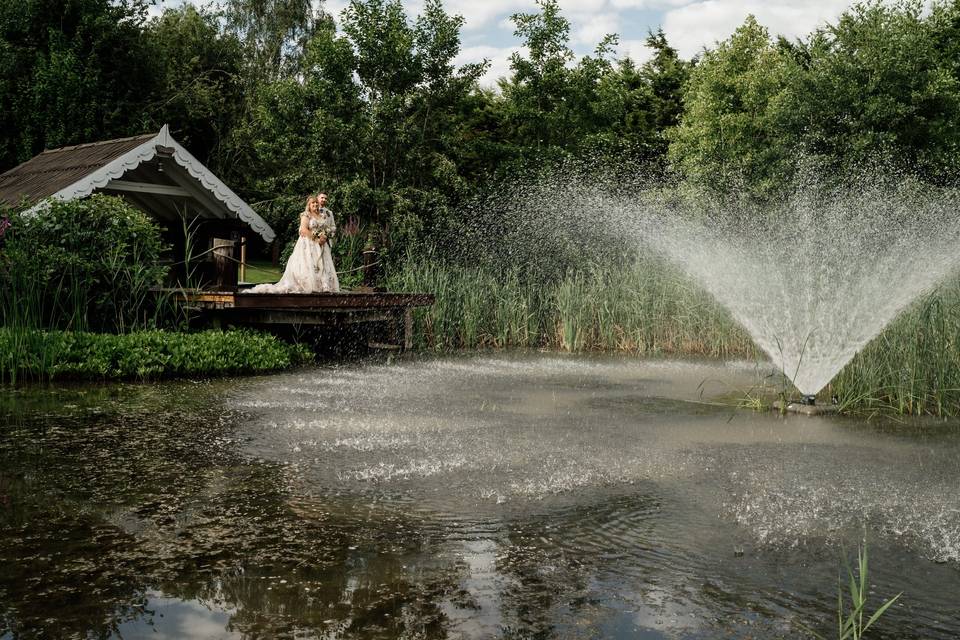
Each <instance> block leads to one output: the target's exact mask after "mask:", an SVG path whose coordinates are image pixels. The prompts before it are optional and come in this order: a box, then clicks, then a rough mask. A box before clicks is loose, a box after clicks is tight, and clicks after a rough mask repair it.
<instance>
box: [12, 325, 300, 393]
mask: <svg viewBox="0 0 960 640" xmlns="http://www.w3.org/2000/svg"><path fill="white" fill-rule="evenodd" d="M311 358H312V354H311V352H310V351H309V350H308V349H307V348H306V347H304V346H303V345H291V344H287V343H285V342H283V341H281V340H278V339H277V338H275V337H273V336H270V335H266V334H260V333H254V332H251V331H226V332H223V331H203V332H199V333H172V332H165V331H137V332H134V333H127V334H122V335H114V334H109V333H85V332H81V331H42V330H37V329H14V328H8V327H0V381H4V380H7V381H13V382H16V381H17V380H52V379H57V380H61V379H71V378H79V379H84V380H96V379H101V380H108V379H148V378H149V379H156V378H167V377H177V376H214V375H230V374H251V373H263V372H266V371H275V370H277V369H286V368H288V367H291V366H294V365H297V364H302V363H304V362H308V361H309V360H310V359H311Z"/></svg>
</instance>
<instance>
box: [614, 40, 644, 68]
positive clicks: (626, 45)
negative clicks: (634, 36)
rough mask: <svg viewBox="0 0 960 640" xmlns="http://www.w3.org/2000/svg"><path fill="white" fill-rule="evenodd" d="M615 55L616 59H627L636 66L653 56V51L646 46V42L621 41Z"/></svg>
mask: <svg viewBox="0 0 960 640" xmlns="http://www.w3.org/2000/svg"><path fill="white" fill-rule="evenodd" d="M617 53H618V54H619V55H618V57H629V58H630V59H631V60H633V62H634V64H636V65H638V66H639V65H641V64H643V63H644V62H646V61H647V60H649V59H650V58H651V57H652V56H653V50H652V49H651V48H650V47H648V46H647V41H646V40H621V41H620V45H619V46H618V47H617Z"/></svg>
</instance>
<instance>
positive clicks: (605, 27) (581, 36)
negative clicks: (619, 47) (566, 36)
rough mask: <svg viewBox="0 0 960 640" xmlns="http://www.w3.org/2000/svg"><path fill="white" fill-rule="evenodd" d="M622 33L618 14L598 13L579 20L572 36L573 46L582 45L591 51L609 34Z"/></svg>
mask: <svg viewBox="0 0 960 640" xmlns="http://www.w3.org/2000/svg"><path fill="white" fill-rule="evenodd" d="M619 32H620V16H619V15H618V14H617V13H611V12H606V13H597V14H594V15H592V16H590V17H588V18H586V19H583V20H578V21H577V23H576V25H575V26H574V28H573V33H572V34H571V38H570V39H571V41H572V42H573V44H582V45H586V46H588V47H590V48H591V49H592V48H593V47H594V46H596V44H597V43H598V42H600V40H601V39H602V38H603V37H604V36H605V35H607V34H608V33H619Z"/></svg>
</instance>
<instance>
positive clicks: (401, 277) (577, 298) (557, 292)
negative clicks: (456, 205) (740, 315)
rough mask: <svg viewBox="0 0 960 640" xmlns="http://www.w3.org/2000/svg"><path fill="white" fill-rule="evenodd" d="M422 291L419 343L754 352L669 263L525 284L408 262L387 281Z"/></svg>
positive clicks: (513, 274) (515, 276) (511, 274)
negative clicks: (425, 302) (428, 298)
mask: <svg viewBox="0 0 960 640" xmlns="http://www.w3.org/2000/svg"><path fill="white" fill-rule="evenodd" d="M387 284H388V288H389V289H390V290H396V291H426V292H430V293H433V294H435V295H436V303H435V304H434V305H433V306H431V307H429V308H426V309H422V310H419V311H418V322H417V323H416V330H415V336H414V340H415V343H416V344H417V345H418V346H419V347H420V348H422V349H427V350H431V351H445V350H456V349H474V348H485V347H492V348H507V347H546V348H553V349H560V350H565V351H571V352H585V351H619V352H629V353H644V354H649V353H668V354H691V355H704V356H716V357H728V356H743V357H752V356H753V355H755V354H756V349H755V347H754V345H753V343H752V342H751V340H750V338H749V336H748V335H747V334H746V332H745V331H743V330H742V329H741V328H740V327H739V326H738V325H737V324H736V323H735V322H734V321H733V319H732V318H731V317H730V315H729V314H728V313H727V312H726V310H724V309H723V308H722V307H720V306H719V305H717V304H716V303H715V302H714V301H713V299H712V298H711V297H710V296H709V295H707V294H706V293H705V292H703V291H702V290H700V289H698V288H696V287H693V286H691V285H690V284H689V283H688V282H687V280H686V279H685V278H683V277H682V276H681V274H679V273H678V272H676V271H675V270H671V269H668V268H667V267H665V266H664V265H663V264H662V263H659V262H655V261H640V262H638V263H637V264H635V265H633V266H632V267H628V268H626V269H622V270H612V269H611V270H608V271H603V270H595V271H586V272H570V273H567V274H564V275H562V276H561V277H558V278H557V279H556V280H555V281H554V282H551V283H530V282H526V281H525V280H524V277H523V274H522V273H520V272H519V271H506V272H500V273H490V272H488V271H485V270H483V269H478V268H467V267H449V266H443V265H440V264H437V263H431V262H426V261H423V262H419V261H413V262H408V263H407V264H405V265H403V266H402V267H401V268H400V269H399V270H397V271H396V272H395V273H393V274H392V276H391V277H390V278H389V280H388V283H387Z"/></svg>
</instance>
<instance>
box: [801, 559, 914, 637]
mask: <svg viewBox="0 0 960 640" xmlns="http://www.w3.org/2000/svg"><path fill="white" fill-rule="evenodd" d="M844 564H845V566H846V569H847V594H846V598H844V593H843V583H842V580H841V581H840V584H838V586H837V636H836V637H837V640H862V638H863V637H864V634H866V632H867V630H868V629H870V627H872V626H873V624H874V623H875V622H876V621H877V620H879V619H880V617H881V616H882V615H883V614H884V613H886V611H887V609H889V608H890V607H891V606H892V605H893V603H894V602H896V601H897V600H899V599H900V596H901V595H903V593H902V592H901V593H898V594H897V595H895V596H894V597H892V598H890V599H889V600H887V601H885V602H884V603H883V604H881V605H880V606H879V607H877V609H876V610H874V612H873V613H872V614H871V613H868V612H867V595H868V591H869V584H870V583H869V580H868V564H867V547H866V545H861V546H860V547H859V548H858V550H857V568H856V571H854V569H853V568H852V567H851V566H850V562H849V561H848V560H847V558H846V556H844ZM864 618H866V621H864ZM800 627H801V628H803V629H804V631H806V632H807V633H809V634H811V635H813V636H814V637H816V638H819V639H820V640H827V638H826V637H825V636H822V635H820V634H819V633H817V632H816V631H813V630H811V629H809V628H807V627H805V626H803V625H800Z"/></svg>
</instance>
